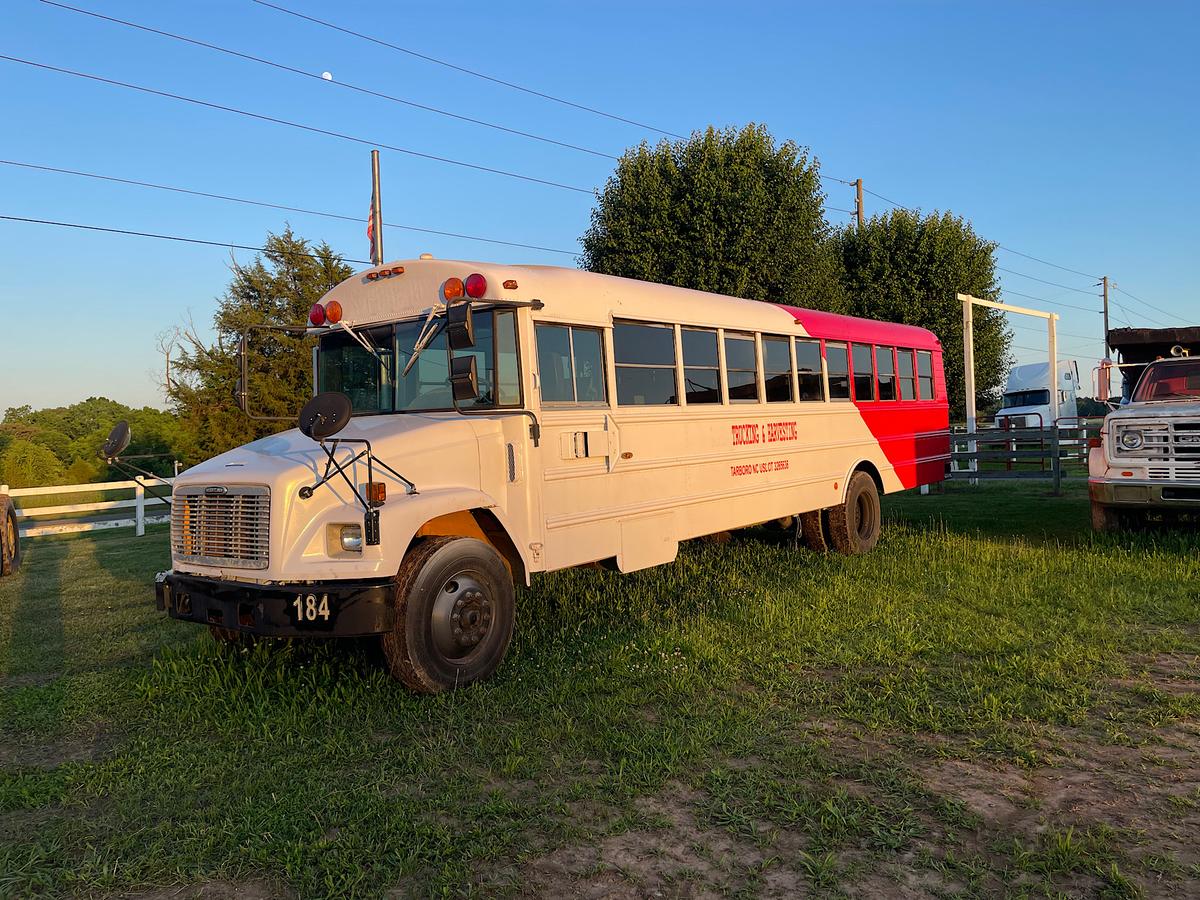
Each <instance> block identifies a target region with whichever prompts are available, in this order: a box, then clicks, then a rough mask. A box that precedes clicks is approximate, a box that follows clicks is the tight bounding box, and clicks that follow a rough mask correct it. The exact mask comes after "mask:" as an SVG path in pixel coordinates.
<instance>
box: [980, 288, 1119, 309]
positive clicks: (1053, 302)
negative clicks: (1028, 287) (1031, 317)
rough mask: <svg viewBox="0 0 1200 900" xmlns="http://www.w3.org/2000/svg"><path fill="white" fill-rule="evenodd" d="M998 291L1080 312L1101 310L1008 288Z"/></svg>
mask: <svg viewBox="0 0 1200 900" xmlns="http://www.w3.org/2000/svg"><path fill="white" fill-rule="evenodd" d="M1000 293H1002V294H1012V295H1013V296H1014V297H1024V298H1025V299H1026V300H1036V301H1037V302H1038V303H1046V304H1049V305H1050V306H1062V307H1065V308H1066V309H1078V310H1080V311H1082V312H1090V313H1095V314H1096V315H1100V314H1101V312H1102V310H1099V309H1091V308H1089V307H1087V306H1076V305H1075V304H1073V303H1063V302H1062V301H1061V300H1047V299H1046V298H1045V297H1035V296H1033V294H1022V293H1021V292H1020V291H1010V290H1009V289H1008V288H1003V289H1001V291H1000Z"/></svg>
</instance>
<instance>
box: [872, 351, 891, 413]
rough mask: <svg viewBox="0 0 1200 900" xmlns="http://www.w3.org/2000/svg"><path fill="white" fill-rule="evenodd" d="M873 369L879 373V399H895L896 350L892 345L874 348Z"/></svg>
mask: <svg viewBox="0 0 1200 900" xmlns="http://www.w3.org/2000/svg"><path fill="white" fill-rule="evenodd" d="M875 371H876V372H877V373H878V375H879V399H880V400H895V399H896V351H895V349H894V348H892V347H876V348H875Z"/></svg>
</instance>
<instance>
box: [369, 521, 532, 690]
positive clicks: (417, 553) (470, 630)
mask: <svg viewBox="0 0 1200 900" xmlns="http://www.w3.org/2000/svg"><path fill="white" fill-rule="evenodd" d="M394 596H395V619H394V622H393V625H392V630H391V631H390V632H387V633H386V634H384V636H383V654H384V657H385V658H386V659H387V664H388V670H389V671H390V673H391V675H392V677H393V678H397V679H399V680H400V681H402V682H404V683H405V684H406V685H407V686H408V687H410V688H412V689H413V690H414V691H419V692H421V693H424V694H436V693H439V692H441V691H446V690H450V689H452V688H457V687H463V686H464V685H468V684H470V683H471V682H473V681H479V680H481V679H484V678H487V677H488V676H489V675H491V674H492V673H493V672H495V671H496V669H497V668H498V667H499V665H500V662H501V660H503V659H504V654H505V652H506V651H507V650H508V644H509V641H510V640H512V632H513V619H514V617H515V606H516V604H515V591H514V589H513V582H512V576H511V575H510V574H509V571H508V567H507V566H505V565H504V560H503V559H502V558H501V557H500V554H499V553H497V552H496V551H495V549H493V548H492V547H491V545H489V544H485V543H484V542H483V541H480V540H476V539H475V538H452V537H437V538H426V539H425V540H423V541H421V542H420V543H418V544H416V545H415V546H414V547H413V548H412V549H411V550H410V551H409V554H408V557H407V558H406V559H405V560H404V562H403V563H402V564H401V566H400V572H399V574H398V575H397V577H396V588H395V595H394Z"/></svg>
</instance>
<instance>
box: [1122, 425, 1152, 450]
mask: <svg viewBox="0 0 1200 900" xmlns="http://www.w3.org/2000/svg"><path fill="white" fill-rule="evenodd" d="M1145 443H1146V438H1145V437H1144V436H1143V435H1142V433H1141V432H1140V431H1138V430H1137V429H1136V428H1126V429H1125V430H1123V431H1122V432H1121V437H1120V444H1121V449H1122V450H1141V449H1142V445H1143V444H1145Z"/></svg>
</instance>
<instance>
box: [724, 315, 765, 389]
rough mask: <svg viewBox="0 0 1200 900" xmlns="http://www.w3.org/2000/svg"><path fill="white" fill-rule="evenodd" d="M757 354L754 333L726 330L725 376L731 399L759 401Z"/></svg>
mask: <svg viewBox="0 0 1200 900" xmlns="http://www.w3.org/2000/svg"><path fill="white" fill-rule="evenodd" d="M757 356H758V354H757V353H756V352H755V350H754V337H753V336H752V335H749V334H730V333H729V332H725V378H726V381H727V382H728V384H729V399H730V400H734V401H739V400H740V401H743V402H749V403H757V402H758V359H757Z"/></svg>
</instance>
